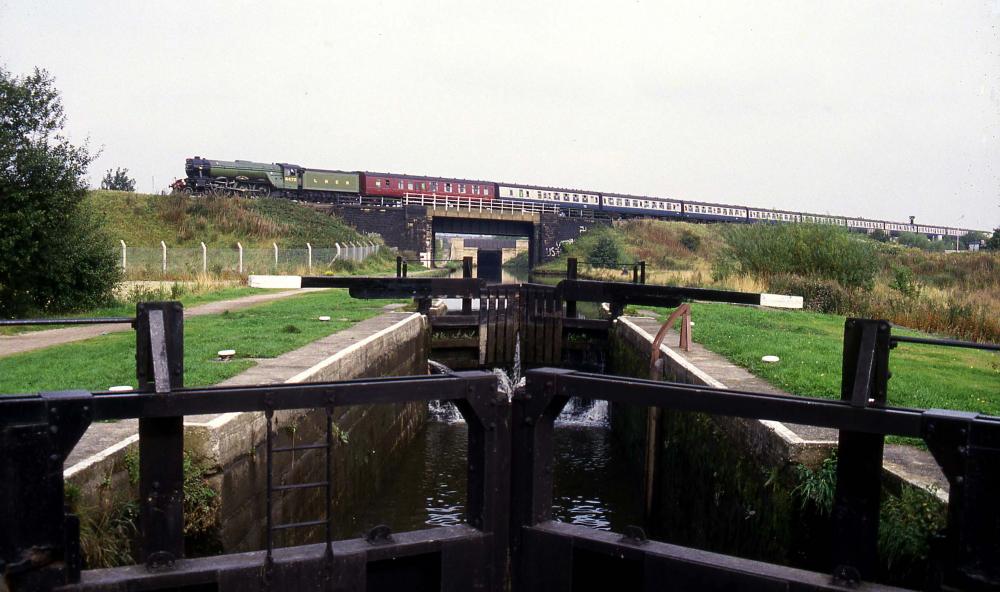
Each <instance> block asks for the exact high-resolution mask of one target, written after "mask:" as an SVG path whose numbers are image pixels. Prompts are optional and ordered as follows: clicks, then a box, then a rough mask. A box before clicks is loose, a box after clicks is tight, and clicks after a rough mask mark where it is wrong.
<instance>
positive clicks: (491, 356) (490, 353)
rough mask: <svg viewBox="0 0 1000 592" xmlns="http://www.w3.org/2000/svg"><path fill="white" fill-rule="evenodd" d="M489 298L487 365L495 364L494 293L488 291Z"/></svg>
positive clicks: (495, 322)
mask: <svg viewBox="0 0 1000 592" xmlns="http://www.w3.org/2000/svg"><path fill="white" fill-rule="evenodd" d="M487 293H488V294H489V297H488V298H487V306H488V312H487V315H488V318H489V321H488V323H489V339H488V340H487V343H486V363H487V364H489V365H495V364H496V356H497V309H496V297H495V292H494V291H493V290H490V291H488V292H487Z"/></svg>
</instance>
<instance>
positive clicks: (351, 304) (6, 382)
mask: <svg viewBox="0 0 1000 592" xmlns="http://www.w3.org/2000/svg"><path fill="white" fill-rule="evenodd" d="M387 302H391V301H387V300H356V299H353V298H351V297H350V296H349V295H348V293H347V290H330V291H326V292H316V293H310V294H303V295H302V296H294V297H291V298H288V299H284V300H278V301H275V302H271V303H268V304H262V305H260V306H255V307H252V308H247V309H243V310H239V311H233V312H226V313H223V314H219V315H206V316H202V317H194V318H190V319H185V322H184V369H185V372H184V384H185V385H186V386H204V385H211V384H215V383H217V382H220V381H222V380H225V379H227V378H230V377H232V376H235V375H237V374H239V373H240V372H242V371H244V370H246V369H247V368H249V367H251V366H253V365H254V361H253V360H252V359H249V358H271V357H276V356H278V355H280V354H283V353H285V352H288V351H291V350H294V349H297V348H299V347H302V346H304V345H306V344H308V343H310V342H312V341H315V340H317V339H320V338H322V337H325V336H327V335H330V334H332V333H336V332H337V331H340V330H342V329H346V328H347V327H350V326H351V325H353V324H355V323H357V322H358V321H361V320H364V319H367V318H370V317H373V316H375V315H377V314H379V313H381V312H382V306H383V305H385V304H386V303H387ZM320 315H329V316H330V317H331V320H330V321H329V322H322V321H319V320H318V319H317V317H319V316H320ZM221 349H235V350H236V354H237V357H236V359H234V360H232V361H230V362H217V361H214V360H215V358H216V356H217V352H218V351H219V350H221ZM119 384H122V385H124V384H128V385H132V386H135V385H136V382H135V334H134V333H132V332H127V333H116V334H110V335H105V336H102V337H97V338H94V339H89V340H87V341H82V342H78V343H71V344H65V345H59V346H55V347H51V348H47V349H44V350H38V351H33V352H28V353H24V354H19V355H15V356H9V357H6V358H0V393H7V394H11V393H29V392H37V391H43V390H63V389H87V390H95V391H96V390H104V389H107V388H108V387H109V386H112V385H119Z"/></svg>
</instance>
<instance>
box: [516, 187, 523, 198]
mask: <svg viewBox="0 0 1000 592" xmlns="http://www.w3.org/2000/svg"><path fill="white" fill-rule="evenodd" d="M517 196H518V197H524V191H523V190H521V189H518V190H517Z"/></svg>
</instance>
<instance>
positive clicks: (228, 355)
mask: <svg viewBox="0 0 1000 592" xmlns="http://www.w3.org/2000/svg"><path fill="white" fill-rule="evenodd" d="M235 355H236V350H235V349H220V350H219V359H220V360H230V359H232V357H233V356H235Z"/></svg>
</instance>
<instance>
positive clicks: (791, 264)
mask: <svg viewBox="0 0 1000 592" xmlns="http://www.w3.org/2000/svg"><path fill="white" fill-rule="evenodd" d="M725 239H726V246H725V248H724V249H723V253H722V256H721V258H720V260H719V262H717V264H716V269H715V272H716V275H717V276H719V277H725V276H726V275H727V274H730V273H738V274H745V275H755V276H759V277H763V278H769V277H771V276H775V275H779V274H793V275H799V276H803V277H810V278H822V279H828V280H835V281H836V282H839V283H840V284H841V285H843V286H846V287H870V286H871V285H872V283H873V280H874V277H875V272H876V271H877V268H878V261H877V259H876V249H875V243H873V242H872V241H868V240H865V239H863V238H861V237H858V236H856V235H852V234H850V233H849V232H848V231H847V230H846V229H844V228H839V227H835V226H827V225H821V224H783V225H767V224H751V225H746V226H733V227H731V228H729V229H728V230H727V231H726V232H725Z"/></svg>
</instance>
